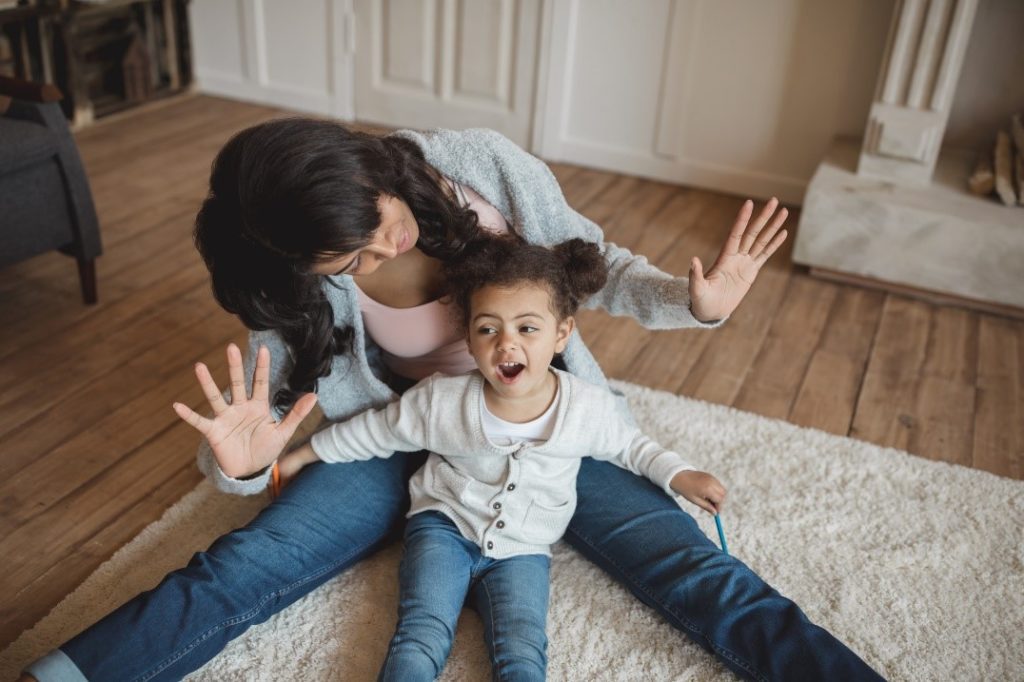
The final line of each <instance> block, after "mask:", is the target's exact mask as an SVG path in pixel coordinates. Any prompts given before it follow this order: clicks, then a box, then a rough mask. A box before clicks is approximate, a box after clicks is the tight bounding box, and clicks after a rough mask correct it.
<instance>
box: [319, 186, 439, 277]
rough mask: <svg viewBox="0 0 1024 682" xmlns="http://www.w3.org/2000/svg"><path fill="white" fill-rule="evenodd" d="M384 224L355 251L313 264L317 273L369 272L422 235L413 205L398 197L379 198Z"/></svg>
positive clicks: (354, 273) (407, 248)
mask: <svg viewBox="0 0 1024 682" xmlns="http://www.w3.org/2000/svg"><path fill="white" fill-rule="evenodd" d="M377 210H378V211H380V225H379V226H378V227H377V230H376V232H374V233H373V239H372V241H370V243H369V244H367V245H366V246H364V247H362V248H361V249H357V250H356V251H353V252H352V253H346V254H342V255H340V256H334V257H332V258H331V259H330V260H326V261H323V262H321V263H317V264H316V265H314V266H313V270H312V271H313V273H314V274H317V275H353V276H357V277H358V276H360V275H369V274H371V273H373V272H375V271H376V270H377V268H379V267H380V266H381V265H382V264H383V263H385V262H386V261H389V260H391V259H393V258H396V257H397V256H400V255H402V254H403V253H405V252H406V251H408V250H409V249H411V248H412V247H414V246H416V241H417V240H418V239H419V238H420V228H419V226H418V225H417V224H416V219H415V218H414V217H413V215H412V211H411V210H409V205H408V204H407V203H405V202H404V201H402V200H401V199H399V198H397V197H390V196H385V195H383V194H382V195H381V196H380V198H379V199H378V200H377Z"/></svg>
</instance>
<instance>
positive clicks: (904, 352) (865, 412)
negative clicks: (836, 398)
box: [850, 294, 933, 450]
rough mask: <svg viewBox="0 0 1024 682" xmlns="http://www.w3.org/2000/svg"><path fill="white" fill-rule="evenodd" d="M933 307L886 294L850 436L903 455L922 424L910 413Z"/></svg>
mask: <svg viewBox="0 0 1024 682" xmlns="http://www.w3.org/2000/svg"><path fill="white" fill-rule="evenodd" d="M932 310H933V307H932V306H929V305H927V304H925V303H921V302H919V301H913V300H910V299H907V298H903V297H899V296H895V295H891V294H890V295H888V296H886V299H885V303H884V304H883V306H882V319H881V321H880V322H879V325H878V331H877V333H876V334H875V341H874V348H873V350H872V353H871V359H870V360H869V362H868V369H867V372H865V374H864V383H863V385H862V386H861V390H860V395H859V396H858V398H857V407H856V409H855V410H854V415H853V423H852V425H851V427H850V435H851V436H853V437H854V438H860V439H862V440H866V441H870V442H872V443H877V444H879V445H885V446H889V447H894V448H899V449H902V450H906V449H908V448H909V447H910V445H911V443H912V442H913V440H914V434H916V433H917V432H918V431H920V429H921V424H922V422H923V419H922V416H921V414H920V413H918V412H916V411H915V403H916V398H917V388H918V384H919V382H920V376H921V368H922V366H923V365H924V359H925V352H926V347H927V344H928V330H929V327H930V322H931V315H932Z"/></svg>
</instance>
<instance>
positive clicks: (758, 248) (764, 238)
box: [747, 208, 789, 258]
mask: <svg viewBox="0 0 1024 682" xmlns="http://www.w3.org/2000/svg"><path fill="white" fill-rule="evenodd" d="M788 216H789V211H788V210H787V209H785V208H784V209H782V210H781V211H779V212H778V213H777V214H776V215H775V218H774V219H773V220H772V222H771V224H770V225H769V226H768V228H767V229H766V230H764V231H763V232H762V233H761V236H760V237H759V238H758V239H757V241H755V242H754V243H753V244H752V245H751V246H750V249H749V250H748V252H747V253H749V254H750V257H751V258H757V256H758V255H759V254H760V253H761V252H762V251H764V249H765V248H766V247H767V246H768V244H770V243H771V241H772V239H774V238H775V235H776V233H777V232H778V231H779V228H780V227H782V223H784V222H785V221H786V218H787V217H788Z"/></svg>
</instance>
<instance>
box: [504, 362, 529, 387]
mask: <svg viewBox="0 0 1024 682" xmlns="http://www.w3.org/2000/svg"><path fill="white" fill-rule="evenodd" d="M524 369H526V365H524V364H522V363H519V362H502V363H499V364H498V378H499V379H501V380H502V382H504V383H506V384H511V383H513V382H515V380H516V378H517V377H518V376H519V374H520V373H521V372H522V371H523V370H524Z"/></svg>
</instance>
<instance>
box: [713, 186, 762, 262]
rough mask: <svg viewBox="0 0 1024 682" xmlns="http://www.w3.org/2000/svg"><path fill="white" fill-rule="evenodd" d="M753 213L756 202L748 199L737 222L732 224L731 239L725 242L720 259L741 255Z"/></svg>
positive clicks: (738, 215)
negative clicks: (741, 247)
mask: <svg viewBox="0 0 1024 682" xmlns="http://www.w3.org/2000/svg"><path fill="white" fill-rule="evenodd" d="M753 212H754V202H753V201H751V200H750V199H747V200H746V201H744V202H743V206H742V207H741V208H740V212H739V214H737V216H736V222H735V223H733V224H732V230H731V231H730V232H729V239H728V240H727V241H726V242H725V246H723V247H722V253H721V255H720V256H719V258H721V256H732V255H735V254H737V253H739V249H740V244H741V243H742V239H743V233H744V232H745V231H746V229H747V223H748V222H749V221H750V214H751V213H753Z"/></svg>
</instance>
